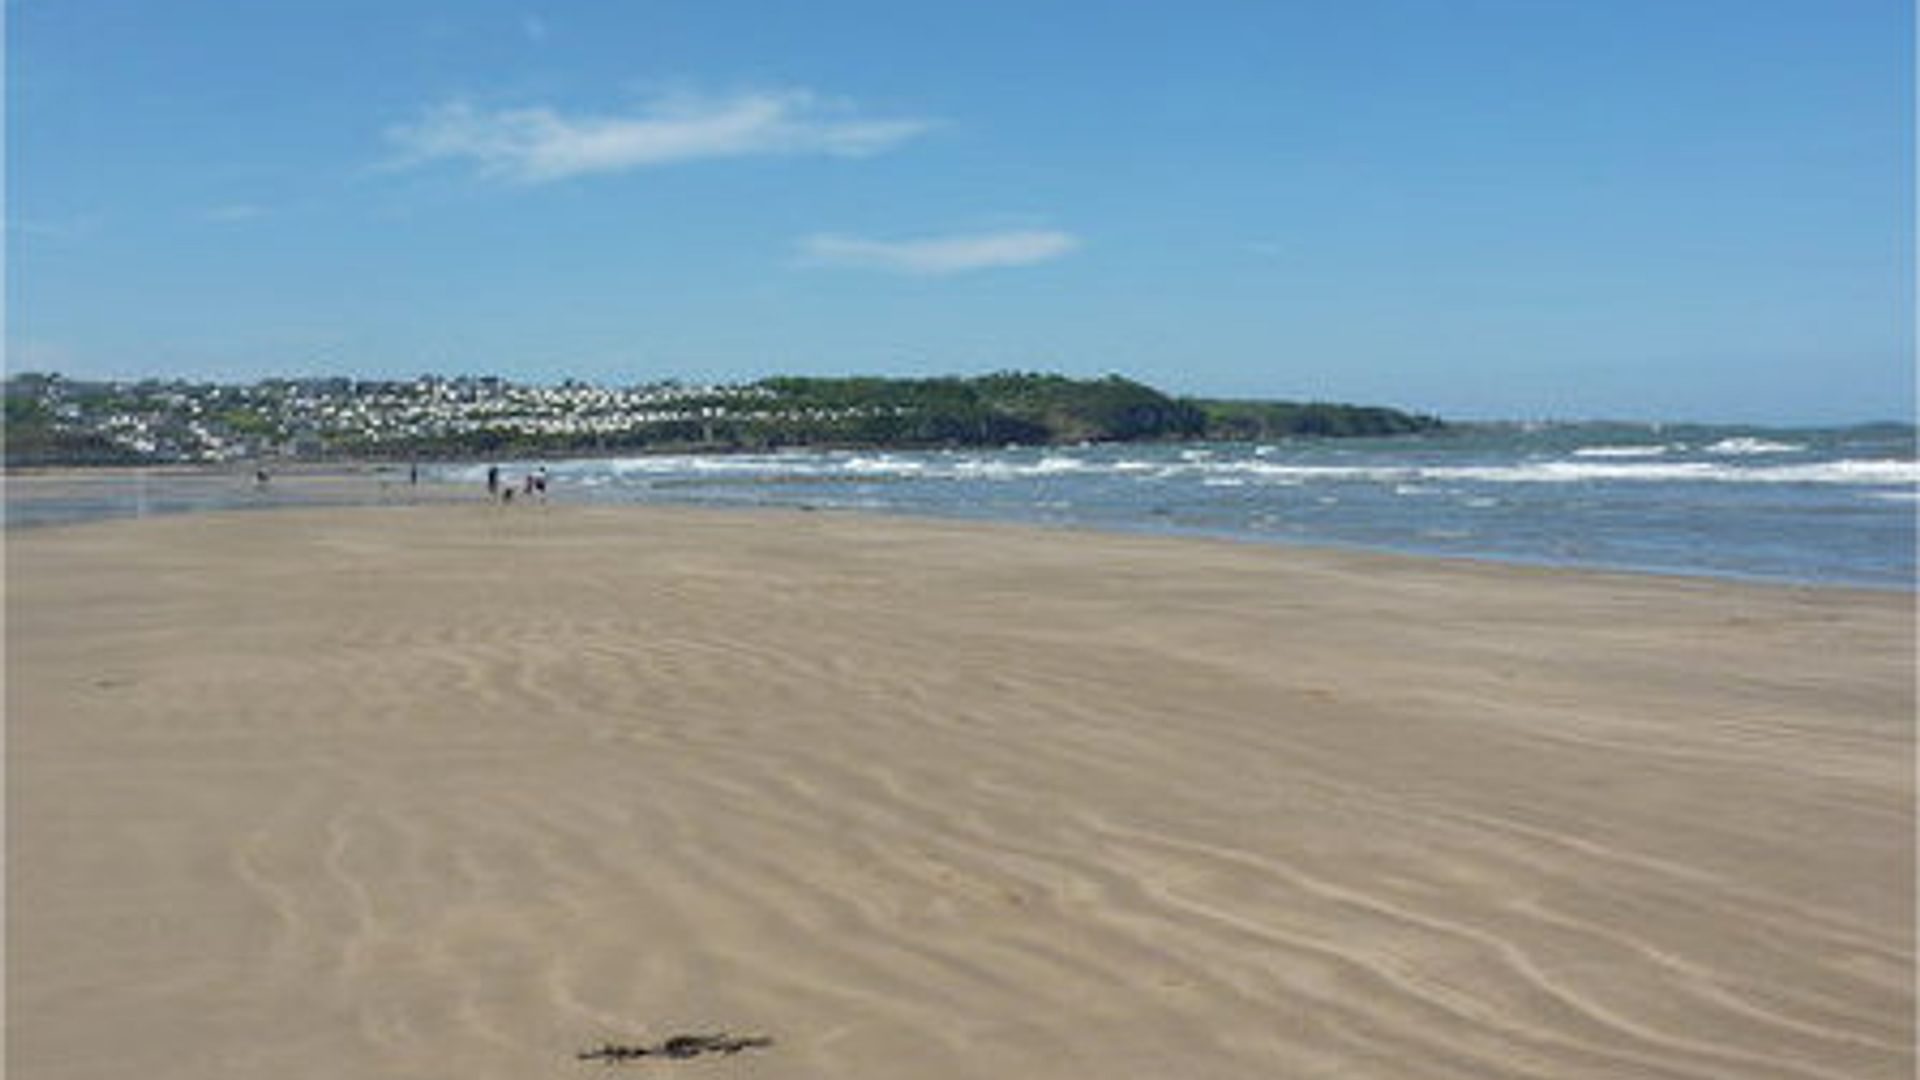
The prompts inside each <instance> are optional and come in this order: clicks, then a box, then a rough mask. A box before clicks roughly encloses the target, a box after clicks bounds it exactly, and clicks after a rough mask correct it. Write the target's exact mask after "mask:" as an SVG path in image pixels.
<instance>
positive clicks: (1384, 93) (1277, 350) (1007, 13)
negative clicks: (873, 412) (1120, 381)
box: [5, 0, 1914, 423]
mask: <svg viewBox="0 0 1920 1080" xmlns="http://www.w3.org/2000/svg"><path fill="white" fill-rule="evenodd" d="M5 10H6V19H7V26H6V31H7V58H6V59H7V90H8V94H7V158H8V160H7V165H8V174H9V175H8V180H9V183H8V199H7V212H6V220H7V232H6V237H7V254H8V260H7V301H8V303H7V308H8V310H7V316H8V318H7V348H8V361H7V366H8V368H9V369H10V370H26V369H40V370H47V369H53V370H60V371H63V372H66V373H68V374H70V375H76V376H107V375H118V376H145V375H184V376H189V377H202V378H219V379H251V378H254V377H258V376H260V375H263V374H276V373H277V374H287V373H300V374H306V373H313V374H348V375H369V376H382V375H411V374H416V373H421V372H440V373H449V374H451V373H460V372H473V373H497V374H504V375H509V376H513V377H517V378H527V379H535V380H550V379H559V378H565V377H579V378H587V379H593V380H598V381H607V382H628V381H639V380H650V379H657V378H668V377H673V378H680V379H686V380H709V379H712V380H735V379H747V378H755V377H759V376H762V375H767V374H775V373H803V374H841V373H879V374H894V375H914V374H934V373H943V374H944V373H954V374H965V373H974V372H983V371H990V370H996V369H1003V368H1010V367H1012V368H1022V369H1037V370H1047V371H1058V372H1062V373H1066V374H1073V375H1094V374H1102V373H1106V372H1120V373H1123V374H1127V375H1130V376H1133V377H1135V378H1139V379H1142V380H1144V381H1147V382H1150V383H1153V384H1155V385H1157V386H1160V387H1162V388H1165V389H1168V390H1171V391H1176V392H1181V393H1194V394H1209V395H1223V396H1268V397H1288V398H1330V399H1337V400H1353V401H1365V402H1377V403H1387V404H1396V405H1401V406H1405V407H1410V408H1416V409H1421V410H1426V411H1434V412H1438V413H1441V414H1443V415H1447V416H1451V417H1457V418H1467V417H1526V418H1531V417H1565V418H1574V417H1621V418H1644V419H1705V420H1738V421H1762V422H1803V423H1823V422H1839V421H1850V420H1864V419H1873V418H1884V417H1896V418H1910V417H1912V415H1913V413H1914V358H1913V350H1914V320H1913V299H1914V261H1913V247H1914V244H1913V231H1914V220H1913V194H1912V185H1913V164H1912V163H1913V155H1914V145H1913V130H1912V128H1913V119H1914V117H1913V85H1914V84H1913V70H1912V69H1913V52H1912V42H1913V21H1912V14H1911V10H1910V5H1908V4H1907V3H1905V2H1899V3H1895V2H1892V0H1885V2H1882V0H1802V2H1774V0H1739V2H1724V3H1723V2H1715V0H1663V2H1652V0H1646V2H1642V0H1578V2H1561V0H1501V2H1493V0H1350V2H1336V0H1292V2H1289V0H1248V2H1244V3H1243V2H1225V0H1221V2H1207V3H1199V4H1192V5H1172V4H1166V3H1138V4H1134V3H1093V2H1087V3H1065V2H1058V3H1055V2H1047V0H1021V2H1010V3H998V2H992V0H980V2H972V0H970V2H967V3H937V4H936V3H926V4H915V3H899V2H897V0H895V2H879V0H875V2H861V3H843V2H835V0H820V2H812V3H774V2H766V3H753V4H747V3H727V2H724V0H686V2H674V0H635V2H623V3H604V2H599V3H577V4H546V3H532V2H521V3H499V2H493V0H447V2H410V0H385V2H380V3H364V2H359V0H344V2H342V0H335V2H331V3H324V4H323V3H285V4H282V3H258V2H221V3H215V2H202V0H170V2H168V3H165V4H157V3H152V2H151V0H138V2H131V0H130V2H105V0H16V2H12V3H9V4H8V5H7V7H6V9H5Z"/></svg>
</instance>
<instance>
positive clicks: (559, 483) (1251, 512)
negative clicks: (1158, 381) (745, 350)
mask: <svg viewBox="0 0 1920 1080" xmlns="http://www.w3.org/2000/svg"><path fill="white" fill-rule="evenodd" d="M525 467H526V463H508V464H506V466H505V471H506V472H507V473H508V474H509V475H510V476H514V475H518V474H519V473H520V472H521V471H522V470H524V468H525ZM548 468H549V471H550V473H551V475H552V477H553V482H554V487H555V491H556V493H557V494H556V497H565V498H569V499H576V500H589V501H596V502H614V503H628V502H674V503H697V504H704V505H753V506H805V507H813V508H818V509H850V510H861V511H868V512H881V513H902V514H914V515H921V516H931V517H954V518H975V519H988V520H1001V521H1017V522H1026V523H1039V524H1051V525H1063V526H1075V527H1083V528H1093V529H1108V530H1122V531H1141V532H1155V533H1178V534H1192V535H1204V536H1213V537H1227V538H1233V539H1238V540H1246V541H1255V542H1274V543H1291V544H1316V545H1335V546H1348V547H1359V548H1368V549H1377V550H1386V551H1399V552H1409V553H1418V554H1439V555H1454V556H1470V557H1477V558H1484V559H1494V560H1502V561H1512V562H1522V563H1535V564H1548V565H1567V566H1587V567H1602V568H1612V569H1627V570H1640V571H1653V572H1664V573H1682V574H1702V575H1709V576H1718V577H1729V578H1742V579H1759V580H1769V581H1785V582H1811V583H1827V584H1847V585H1864V586H1873V587H1890V588H1899V589H1912V588H1913V587H1914V575H1915V520H1916V512H1917V511H1920V502H1916V491H1917V490H1920V463H1916V460H1915V437H1914V432H1913V430H1912V429H1909V428H1893V427H1887V428H1856V429H1842V430H1819V431H1774V430H1762V429H1753V428H1718V427H1688V426H1646V425H1591V424H1583V425H1553V426H1536V427H1520V426H1514V427H1498V428H1493V427H1486V428H1472V429H1463V430H1460V431H1456V432H1450V433H1446V434H1441V435H1429V436H1418V437H1406V438H1393V439H1379V440H1317V441H1307V440H1303V441H1297V442H1294V441H1281V442H1273V443H1267V444H1241V443H1232V444H1229V443H1203V444H1184V445H1139V444H1128V445H1089V446H1081V447H1065V448H1063V447H1049V448H1009V449H1005V450H995V451H969V450H953V451H925V452H890V453H886V452H877V451H805V452H791V453H778V454H763V455H729V456H645V457H629V458H618V459H602V460H577V461H560V462H549V463H548ZM447 475H448V477H449V478H450V479H455V480H459V481H462V482H466V483H472V484H476V485H478V484H479V483H481V482H482V479H483V475H484V466H478V467H473V468H466V469H454V470H450V471H449V472H448V474H447Z"/></svg>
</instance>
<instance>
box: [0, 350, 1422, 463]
mask: <svg viewBox="0 0 1920 1080" xmlns="http://www.w3.org/2000/svg"><path fill="white" fill-rule="evenodd" d="M4 400H5V408H6V441H5V449H6V455H5V462H6V465H7V467H8V468H9V469H20V468H25V467H34V466H87V465H96V466H97V465H160V464H219V463H222V462H235V461H252V460H260V459H274V460H282V461H286V460H292V461H339V460H369V461H382V460H387V461H391V460H400V459H413V460H474V459H480V458H487V457H501V456H519V457H526V456H554V455H567V456H605V455H616V454H634V453H652V452H667V453H719V452H727V451H748V452H763V451H768V450H779V449H786V448H805V449H826V448H844V449H932V448H941V447H951V448H978V447H1001V446H1055V445H1073V444H1079V443H1089V442H1093V443H1102V442H1140V441H1162V442H1165V441H1181V440H1212V441H1245V440H1253V439H1277V438H1293V437H1328V438H1340V437H1354V436H1367V437H1378V436H1384V435H1398V434H1415V433H1425V432H1434V431H1439V430H1442V429H1444V428H1445V427H1446V426H1447V425H1446V423H1445V422H1444V421H1442V420H1441V419H1439V418H1438V417H1435V416H1429V415H1423V414H1417V413H1410V412H1406V411H1403V410H1400V409H1394V408H1388V407H1384V406H1377V405H1355V404H1347V403H1338V402H1298V401H1285V400H1225V399H1213V398H1176V397H1172V396H1169V395H1168V394H1166V393H1163V392H1162V391H1160V390H1157V389H1155V388H1153V387H1150V386H1147V385H1145V384H1143V383H1139V382H1136V381H1134V380H1131V379H1127V378H1124V377H1121V376H1118V375H1112V376H1108V377H1106V378H1103V379H1070V378H1067V377H1065V376H1060V375H1045V374H1031V373H1021V372H1003V373H999V374H994V375H986V376H979V377H973V378H957V377H950V378H926V379H890V378H803V377H780V378H770V379H763V380H760V381H758V382H753V383H743V384H731V385H717V386H711V385H698V386H696V385H685V384H681V383H677V382H658V383H650V384H642V385H637V386H630V387H623V388H608V387H601V386H596V385H592V384H587V383H582V382H577V381H567V382H563V383H560V384H558V385H554V386H533V385H525V384H517V383H514V382H511V381H508V380H505V379H499V378H494V377H456V378H444V377H440V376H422V377H420V378H417V379H412V380H364V379H351V378H315V379H267V380H262V381H259V382H255V383H251V384H222V383H201V382H191V381H186V380H146V381H141V382H95V381H85V380H75V379H69V378H66V377H64V376H61V375H58V374H45V373H25V374H20V375H15V376H13V377H10V378H9V379H7V380H6V382H5V384H4Z"/></svg>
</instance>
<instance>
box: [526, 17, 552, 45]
mask: <svg viewBox="0 0 1920 1080" xmlns="http://www.w3.org/2000/svg"><path fill="white" fill-rule="evenodd" d="M520 32H521V33H523V34H525V35H527V40H528V41H530V42H532V43H533V44H535V45H538V44H540V43H541V42H544V41H546V40H547V20H545V19H543V18H541V17H540V16H538V15H522V16H521V17H520Z"/></svg>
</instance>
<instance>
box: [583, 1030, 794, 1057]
mask: <svg viewBox="0 0 1920 1080" xmlns="http://www.w3.org/2000/svg"><path fill="white" fill-rule="evenodd" d="M772 1045H773V1040H772V1039H769V1038H767V1037H766V1036H765V1035H729V1034H727V1033H726V1032H724V1031H723V1032H721V1033H719V1034H718V1035H674V1036H671V1037H669V1038H666V1039H662V1040H661V1041H660V1042H657V1043H655V1044H653V1045H651V1046H647V1045H644V1044H639V1043H602V1044H600V1045H599V1046H596V1047H594V1048H593V1049H591V1050H582V1051H581V1052H580V1053H579V1054H578V1055H577V1056H578V1057H579V1059H580V1060H581V1061H604V1062H607V1063H609V1064H614V1063H617V1062H622V1061H633V1060H635V1059H637V1058H644V1057H662V1058H672V1059H675V1060H685V1059H687V1058H696V1057H700V1056H701V1055H703V1054H719V1055H721V1056H723V1057H731V1056H732V1055H734V1054H737V1053H739V1052H740V1051H742V1050H758V1049H761V1048H762V1047H767V1046H772Z"/></svg>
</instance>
